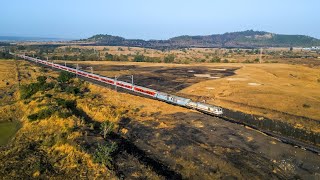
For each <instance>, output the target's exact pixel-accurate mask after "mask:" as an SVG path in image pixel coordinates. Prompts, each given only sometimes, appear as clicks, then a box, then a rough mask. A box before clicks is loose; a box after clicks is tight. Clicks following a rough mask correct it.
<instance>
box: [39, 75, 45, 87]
mask: <svg viewBox="0 0 320 180" xmlns="http://www.w3.org/2000/svg"><path fill="white" fill-rule="evenodd" d="M46 80H47V77H45V76H38V77H37V81H38V83H39V84H41V85H43V84H44V83H46Z"/></svg>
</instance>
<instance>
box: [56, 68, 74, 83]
mask: <svg viewBox="0 0 320 180" xmlns="http://www.w3.org/2000/svg"><path fill="white" fill-rule="evenodd" d="M72 78H74V74H72V73H69V72H66V71H61V72H60V74H59V76H58V79H57V80H58V82H60V83H67V82H69V81H70V80H71V79H72Z"/></svg>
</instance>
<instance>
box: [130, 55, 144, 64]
mask: <svg viewBox="0 0 320 180" xmlns="http://www.w3.org/2000/svg"><path fill="white" fill-rule="evenodd" d="M133 61H134V62H145V57H144V55H139V54H138V55H135V56H134V58H133Z"/></svg>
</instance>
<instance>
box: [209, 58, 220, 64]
mask: <svg viewBox="0 0 320 180" xmlns="http://www.w3.org/2000/svg"><path fill="white" fill-rule="evenodd" d="M210 62H212V63H220V62H221V58H219V57H213V58H212V59H211V61H210Z"/></svg>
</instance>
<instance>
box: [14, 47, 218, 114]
mask: <svg viewBox="0 0 320 180" xmlns="http://www.w3.org/2000/svg"><path fill="white" fill-rule="evenodd" d="M10 54H11V55H15V56H18V57H20V58H23V59H26V60H29V61H32V62H35V63H38V64H42V65H46V66H49V67H52V68H56V69H59V70H62V71H67V72H70V73H73V74H77V75H78V76H83V77H86V78H89V79H92V80H95V81H99V82H102V83H105V84H109V85H113V86H117V87H119V88H123V89H126V90H129V91H134V92H136V93H140V94H143V95H145V96H148V97H151V98H154V99H158V100H161V101H165V102H167V103H171V104H175V105H179V106H183V107H187V108H192V109H196V110H199V111H202V112H205V113H209V114H213V115H222V114H223V111H222V108H220V107H217V106H213V105H210V104H205V103H200V102H193V101H192V100H191V99H187V98H183V97H179V96H174V95H171V94H167V93H164V92H160V91H156V90H154V89H149V88H145V87H142V86H137V85H134V84H131V83H128V82H124V81H118V80H116V79H111V78H108V77H104V76H100V75H98V74H93V73H88V72H85V71H81V70H79V69H74V68H71V67H67V66H63V65H60V64H55V63H52V62H48V61H45V60H41V59H37V58H33V57H29V56H25V55H19V54H15V53H11V52H10Z"/></svg>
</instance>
